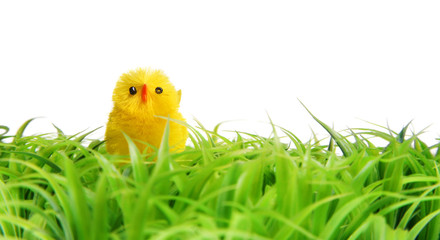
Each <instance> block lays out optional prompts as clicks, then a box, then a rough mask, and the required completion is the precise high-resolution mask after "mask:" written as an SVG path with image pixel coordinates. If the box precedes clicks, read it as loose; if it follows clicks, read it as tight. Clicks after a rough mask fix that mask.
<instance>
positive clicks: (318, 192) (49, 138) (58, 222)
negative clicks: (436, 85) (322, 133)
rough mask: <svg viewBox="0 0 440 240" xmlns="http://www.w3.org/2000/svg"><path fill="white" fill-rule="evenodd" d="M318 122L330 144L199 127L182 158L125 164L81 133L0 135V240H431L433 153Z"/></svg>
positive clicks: (386, 134)
mask: <svg viewBox="0 0 440 240" xmlns="http://www.w3.org/2000/svg"><path fill="white" fill-rule="evenodd" d="M312 116H313V115H312ZM316 120H317V121H318V122H319V123H320V124H321V125H322V126H323V127H324V128H325V129H326V130H327V131H328V132H329V134H330V136H331V137H332V138H331V140H329V139H327V140H325V143H323V142H324V140H323V141H318V140H310V141H307V142H302V141H301V140H300V139H298V138H297V137H296V136H295V135H294V134H293V133H292V132H290V131H288V130H286V129H284V128H281V127H277V126H273V133H272V135H271V136H269V137H262V136H258V135H254V134H249V133H242V132H236V136H235V137H234V138H233V139H228V138H226V137H224V136H222V135H220V134H219V133H218V131H217V130H218V127H216V128H215V129H214V130H212V131H209V130H207V129H205V128H204V127H203V126H202V125H201V124H200V126H199V127H197V128H193V127H191V126H189V128H190V130H191V136H190V139H191V142H192V144H191V147H189V146H188V147H187V149H186V150H185V151H184V152H181V153H169V151H168V149H169V148H168V146H167V145H162V146H161V147H160V149H158V150H157V154H156V155H155V156H145V155H143V154H142V153H140V152H139V151H138V150H137V149H136V148H135V147H134V145H133V143H132V141H131V140H130V139H128V142H129V143H130V145H131V148H130V156H125V157H124V156H112V155H109V154H107V153H106V151H105V143H104V142H103V141H102V140H99V139H98V140H92V141H90V140H87V139H86V138H87V137H88V135H89V134H90V132H88V133H80V134H77V135H74V136H67V135H65V134H64V133H63V132H62V131H61V130H60V129H58V128H56V133H54V134H45V135H33V136H25V135H23V131H24V130H25V128H26V127H27V125H28V124H29V123H30V122H31V120H30V121H28V122H26V123H24V124H23V126H22V127H21V128H20V129H19V130H18V131H17V133H15V134H11V135H9V134H8V128H7V127H5V126H0V174H1V179H0V233H1V234H0V236H3V237H2V238H3V239H96V240H98V239H99V240H101V239H129V240H136V239H225V240H229V239H230V240H232V239H387V240H388V239H396V240H397V239H399V240H401V239H439V233H440V215H439V214H440V189H439V186H440V177H439V159H440V150H439V148H440V145H439V144H435V145H433V146H427V144H425V143H424V142H422V141H421V140H420V139H419V136H418V135H417V134H413V135H409V134H408V133H407V128H408V127H407V126H406V127H404V128H403V129H402V130H400V131H398V132H393V131H391V130H389V129H386V128H380V130H374V129H351V130H349V131H344V132H336V131H334V130H332V129H331V128H329V127H328V126H327V125H326V124H324V123H322V122H321V121H319V120H318V119H316ZM281 135H283V136H285V137H284V139H282V140H283V141H281V140H280V137H278V136H281ZM166 136H167V135H166V134H165V139H166ZM375 139H382V140H381V141H382V142H383V141H385V142H386V144H384V145H383V146H376V145H375V142H376V141H375ZM164 142H167V141H164ZM283 142H289V144H285V143H283ZM327 143H328V144H327ZM145 159H147V160H145ZM154 159H156V162H153V160H154ZM123 162H128V164H125V165H124V164H122V163H123Z"/></svg>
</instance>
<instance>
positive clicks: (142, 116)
mask: <svg viewBox="0 0 440 240" xmlns="http://www.w3.org/2000/svg"><path fill="white" fill-rule="evenodd" d="M180 95H181V92H180V90H179V91H176V89H175V88H174V86H173V85H172V84H171V82H170V81H169V80H168V77H167V76H166V75H165V74H163V72H162V71H159V70H149V69H141V68H140V69H137V70H135V71H130V72H128V73H125V74H123V75H122V76H121V77H120V79H119V81H118V82H117V83H116V87H115V89H114V91H113V103H114V106H113V110H112V111H111V113H110V115H109V120H108V123H107V129H106V133H105V139H106V148H107V151H108V152H109V153H111V154H128V144H127V141H126V139H125V137H124V135H123V133H122V132H124V133H126V134H127V135H128V136H130V138H131V139H132V140H134V142H135V143H136V145H137V147H138V148H139V150H140V151H141V152H142V151H144V149H145V148H146V147H148V144H149V145H152V146H154V147H156V148H159V146H160V143H161V140H162V137H163V132H164V130H165V126H166V123H167V120H166V119H163V118H160V117H158V116H163V117H169V118H171V119H177V120H181V121H185V119H184V118H183V116H182V114H180V113H179V111H178V110H179V104H180ZM169 124H170V131H169V138H168V139H169V145H170V149H171V151H182V150H183V149H184V148H185V143H186V139H187V138H188V131H187V129H186V127H185V126H183V125H180V124H178V123H176V122H173V121H170V123H169ZM152 151H153V148H151V147H150V148H148V150H147V152H152Z"/></svg>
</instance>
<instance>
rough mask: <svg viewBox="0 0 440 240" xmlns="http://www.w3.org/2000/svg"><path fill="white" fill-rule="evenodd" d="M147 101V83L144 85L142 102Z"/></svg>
mask: <svg viewBox="0 0 440 240" xmlns="http://www.w3.org/2000/svg"><path fill="white" fill-rule="evenodd" d="M146 101H147V84H144V86H143V87H142V102H146Z"/></svg>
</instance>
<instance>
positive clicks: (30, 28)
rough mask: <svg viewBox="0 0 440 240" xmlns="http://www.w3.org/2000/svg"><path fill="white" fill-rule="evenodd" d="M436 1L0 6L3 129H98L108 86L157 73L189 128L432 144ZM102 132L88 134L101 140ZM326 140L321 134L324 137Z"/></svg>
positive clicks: (439, 31) (437, 64)
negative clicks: (126, 76) (142, 70)
mask: <svg viewBox="0 0 440 240" xmlns="http://www.w3.org/2000/svg"><path fill="white" fill-rule="evenodd" d="M439 13H440V3H439V2H438V1H383V0H381V1H215V2H214V1H151V2H147V1H118V2H116V1H105V2H97V1H84V2H81V1H71V2H70V3H67V2H62V3H61V1H2V2H1V3H0V93H1V94H0V106H1V109H0V125H6V126H9V127H10V128H12V130H15V129H16V128H17V127H18V126H19V125H21V124H22V123H23V122H24V121H25V120H27V119H29V118H32V117H37V116H42V117H44V118H42V119H38V120H36V121H35V122H34V123H33V124H32V125H31V126H30V128H29V129H28V131H27V133H28V134H33V133H45V132H48V131H54V129H53V127H52V126H51V123H54V124H55V125H57V126H58V127H60V128H61V129H63V130H64V131H65V132H66V133H67V134H74V133H77V132H79V131H81V130H84V129H90V130H91V129H93V128H96V127H99V126H105V124H106V121H107V116H108V113H109V112H110V110H111V107H112V103H111V95H112V91H113V87H114V85H115V83H116V81H117V79H118V77H119V76H120V75H121V74H122V73H123V72H126V71H128V70H130V69H133V68H137V67H148V66H150V67H153V68H160V69H162V70H164V71H165V73H166V74H167V75H168V76H169V78H170V80H171V81H172V82H173V83H174V84H175V85H176V87H177V88H180V89H182V92H183V96H182V102H181V111H182V113H183V114H184V116H185V117H186V118H187V119H188V121H189V122H190V123H191V124H195V123H194V121H193V119H194V118H197V119H198V120H200V121H201V122H202V123H203V124H204V125H205V126H206V127H207V128H212V127H213V126H214V125H215V124H217V123H219V122H222V121H226V120H237V119H242V120H244V121H234V122H229V123H226V124H225V125H224V127H223V129H225V130H226V129H229V130H243V131H248V132H253V133H254V132H256V133H260V134H263V135H267V134H268V125H267V124H265V123H263V124H261V123H259V122H267V121H268V118H267V114H269V115H270V116H271V118H272V120H273V121H274V122H275V123H276V124H278V125H281V126H283V127H285V128H287V129H289V130H291V131H292V132H294V133H296V134H297V135H298V136H299V137H300V138H301V139H302V140H303V141H307V140H308V139H309V138H310V137H311V136H312V130H311V129H313V131H314V132H316V133H318V134H323V133H324V131H323V130H322V129H321V128H320V127H319V125H318V124H317V123H315V122H314V121H313V119H312V118H311V117H310V116H309V115H308V113H307V112H306V111H305V110H304V108H303V107H302V106H301V105H300V103H299V101H298V100H297V99H300V100H301V101H302V102H304V104H306V106H307V107H308V108H309V109H310V110H311V111H312V112H313V113H314V114H315V115H316V116H318V117H319V118H320V119H321V120H323V121H324V122H326V123H327V124H329V125H332V124H333V125H334V127H335V129H336V130H343V129H345V128H347V127H352V128H356V127H373V126H372V125H369V124H368V123H365V122H364V121H361V120H359V119H362V120H366V121H370V122H373V123H376V124H380V125H387V124H388V125H389V126H390V127H391V128H392V129H393V130H395V131H399V130H400V129H401V128H402V127H403V126H404V125H405V124H407V123H408V122H409V121H411V120H413V124H412V127H411V129H412V130H413V131H416V132H418V131H421V130H422V129H423V128H425V127H427V126H429V125H430V124H432V126H431V127H430V128H429V129H428V134H425V135H423V137H422V139H424V140H426V141H427V142H430V143H434V142H436V141H435V138H437V137H439V134H440V122H439V119H440V114H439V112H440V111H439V109H438V98H439V97H438V96H439V87H438V81H439V79H440V14H439ZM103 133H104V129H101V131H100V132H98V133H97V134H98V135H97V137H103ZM323 136H324V135H323Z"/></svg>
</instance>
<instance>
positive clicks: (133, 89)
mask: <svg viewBox="0 0 440 240" xmlns="http://www.w3.org/2000/svg"><path fill="white" fill-rule="evenodd" d="M129 90H130V94H131V95H135V94H136V93H137V90H136V88H135V87H130V89H129Z"/></svg>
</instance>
